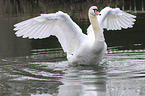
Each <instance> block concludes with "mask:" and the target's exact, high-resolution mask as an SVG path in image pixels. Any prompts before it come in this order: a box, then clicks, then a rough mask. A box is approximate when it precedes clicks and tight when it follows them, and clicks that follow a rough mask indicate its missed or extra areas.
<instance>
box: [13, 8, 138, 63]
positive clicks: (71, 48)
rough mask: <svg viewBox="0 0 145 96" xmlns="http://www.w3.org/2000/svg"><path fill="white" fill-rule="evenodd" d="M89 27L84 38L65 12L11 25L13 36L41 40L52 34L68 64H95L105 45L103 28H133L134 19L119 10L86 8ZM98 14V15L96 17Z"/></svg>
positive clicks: (103, 51)
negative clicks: (64, 54) (64, 53)
mask: <svg viewBox="0 0 145 96" xmlns="http://www.w3.org/2000/svg"><path fill="white" fill-rule="evenodd" d="M88 14H89V20H90V23H91V25H90V26H89V28H88V29H87V33H88V34H87V35H85V34H83V33H82V30H81V28H80V27H79V26H78V25H77V24H76V23H75V22H73V20H72V19H71V18H70V16H69V15H68V14H66V13H63V12H61V11H58V12H56V13H50V14H41V16H38V17H35V18H32V19H28V20H26V21H23V22H20V23H18V24H15V25H14V26H15V27H16V28H14V30H15V31H17V32H16V33H15V34H16V35H17V36H18V37H20V36H22V37H23V38H27V37H28V38H29V39H32V38H34V39H42V38H46V37H49V36H50V35H54V36H56V37H57V38H58V40H59V42H60V44H61V46H62V48H63V50H64V52H66V53H67V59H68V61H69V62H72V63H83V64H94V63H95V64H96V63H99V62H100V60H101V59H102V57H103V55H104V54H105V51H106V49H107V45H106V43H105V39H104V35H103V28H106V29H107V30H121V28H125V29H126V28H128V27H130V28H131V27H133V26H132V25H133V24H134V21H135V19H134V18H136V16H134V15H131V14H129V13H126V12H124V11H121V10H120V9H119V8H110V7H106V8H104V9H103V10H101V12H100V13H99V11H98V8H97V7H96V6H92V7H91V8H90V9H89V12H88ZM100 14H101V15H100Z"/></svg>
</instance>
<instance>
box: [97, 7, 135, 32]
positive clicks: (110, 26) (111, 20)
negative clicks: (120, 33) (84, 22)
mask: <svg viewBox="0 0 145 96" xmlns="http://www.w3.org/2000/svg"><path fill="white" fill-rule="evenodd" d="M100 14H101V16H97V18H98V21H99V23H100V25H101V27H102V28H106V29H107V30H121V28H125V29H127V28H131V27H133V25H134V22H135V21H136V20H135V18H136V16H134V15H131V14H129V13H126V12H124V11H122V10H120V9H119V8H110V7H106V8H104V9H102V10H101V12H100Z"/></svg>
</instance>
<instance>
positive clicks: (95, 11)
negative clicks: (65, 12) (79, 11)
mask: <svg viewBox="0 0 145 96" xmlns="http://www.w3.org/2000/svg"><path fill="white" fill-rule="evenodd" d="M89 15H92V16H96V15H100V14H99V11H98V8H97V7H96V6H92V7H90V9H89Z"/></svg>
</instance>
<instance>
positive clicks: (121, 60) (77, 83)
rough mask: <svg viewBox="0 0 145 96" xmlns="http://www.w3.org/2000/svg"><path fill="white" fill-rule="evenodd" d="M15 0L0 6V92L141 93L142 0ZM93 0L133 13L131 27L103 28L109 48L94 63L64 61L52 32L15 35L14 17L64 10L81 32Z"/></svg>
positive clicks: (27, 95)
mask: <svg viewBox="0 0 145 96" xmlns="http://www.w3.org/2000/svg"><path fill="white" fill-rule="evenodd" d="M18 1H19V0H11V1H7V2H5V1H0V5H1V6H4V7H3V8H2V9H0V13H1V14H2V16H0V20H1V22H0V96H145V40H144V37H145V27H144V25H145V14H144V9H143V8H144V7H142V8H141V6H139V5H141V3H143V4H144V3H145V2H143V0H140V1H141V2H137V1H136V0H128V1H126V2H124V3H122V1H124V0H120V2H119V1H118V0H109V1H104V2H103V0H102V1H101V0H98V1H97V0H92V1H90V0H84V1H83V0H74V1H73V0H68V1H65V2H64V0H60V1H58V0H56V2H54V1H55V0H54V1H53V0H50V1H47V0H46V1H45V0H44V1H42V0H34V1H32V0H28V1H27V0H25V1H22V2H18ZM135 2H136V4H135ZM94 3H95V4H98V6H99V9H101V8H103V7H105V6H107V5H109V6H112V7H117V6H118V7H120V8H121V9H124V10H125V11H127V10H128V9H130V10H129V11H130V12H131V13H132V14H134V15H136V16H137V18H136V19H137V21H136V22H135V25H134V27H133V28H132V29H127V30H122V31H109V32H108V31H106V30H105V32H104V35H105V39H106V42H107V45H108V50H107V52H106V54H105V56H104V58H103V60H102V61H101V62H100V64H98V65H83V64H81V65H76V64H71V63H69V62H68V61H67V59H66V54H65V53H64V52H63V50H62V48H61V47H60V44H59V42H58V41H57V39H56V38H55V37H50V38H46V39H43V40H28V39H27V38H26V39H22V38H17V37H16V36H15V34H14V31H13V30H12V29H13V25H14V24H15V23H17V22H20V21H22V20H25V19H28V18H30V17H34V16H37V15H39V14H40V13H49V12H55V11H57V10H64V11H65V12H67V13H68V14H70V16H71V17H72V18H73V20H74V21H76V22H77V24H78V25H79V26H80V27H81V28H83V31H84V33H85V31H86V28H87V27H88V25H89V21H88V18H87V10H88V8H89V7H90V6H92V5H94ZM120 4H121V5H122V6H121V5H120ZM123 4H124V5H123ZM50 5H51V6H50ZM58 5H59V6H58ZM133 5H134V6H133ZM144 5H145V4H144ZM128 6H130V7H128ZM48 9H50V10H48ZM70 10H71V11H70ZM82 10H83V11H82ZM84 10H85V11H84Z"/></svg>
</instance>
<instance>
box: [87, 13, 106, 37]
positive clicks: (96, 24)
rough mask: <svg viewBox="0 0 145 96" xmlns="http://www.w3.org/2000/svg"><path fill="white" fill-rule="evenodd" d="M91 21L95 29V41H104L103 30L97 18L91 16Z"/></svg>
mask: <svg viewBox="0 0 145 96" xmlns="http://www.w3.org/2000/svg"><path fill="white" fill-rule="evenodd" d="M89 19H90V22H91V24H92V27H93V31H94V36H95V39H97V38H99V39H104V35H103V30H102V28H101V27H100V24H99V22H98V19H97V17H96V16H92V15H89Z"/></svg>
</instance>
